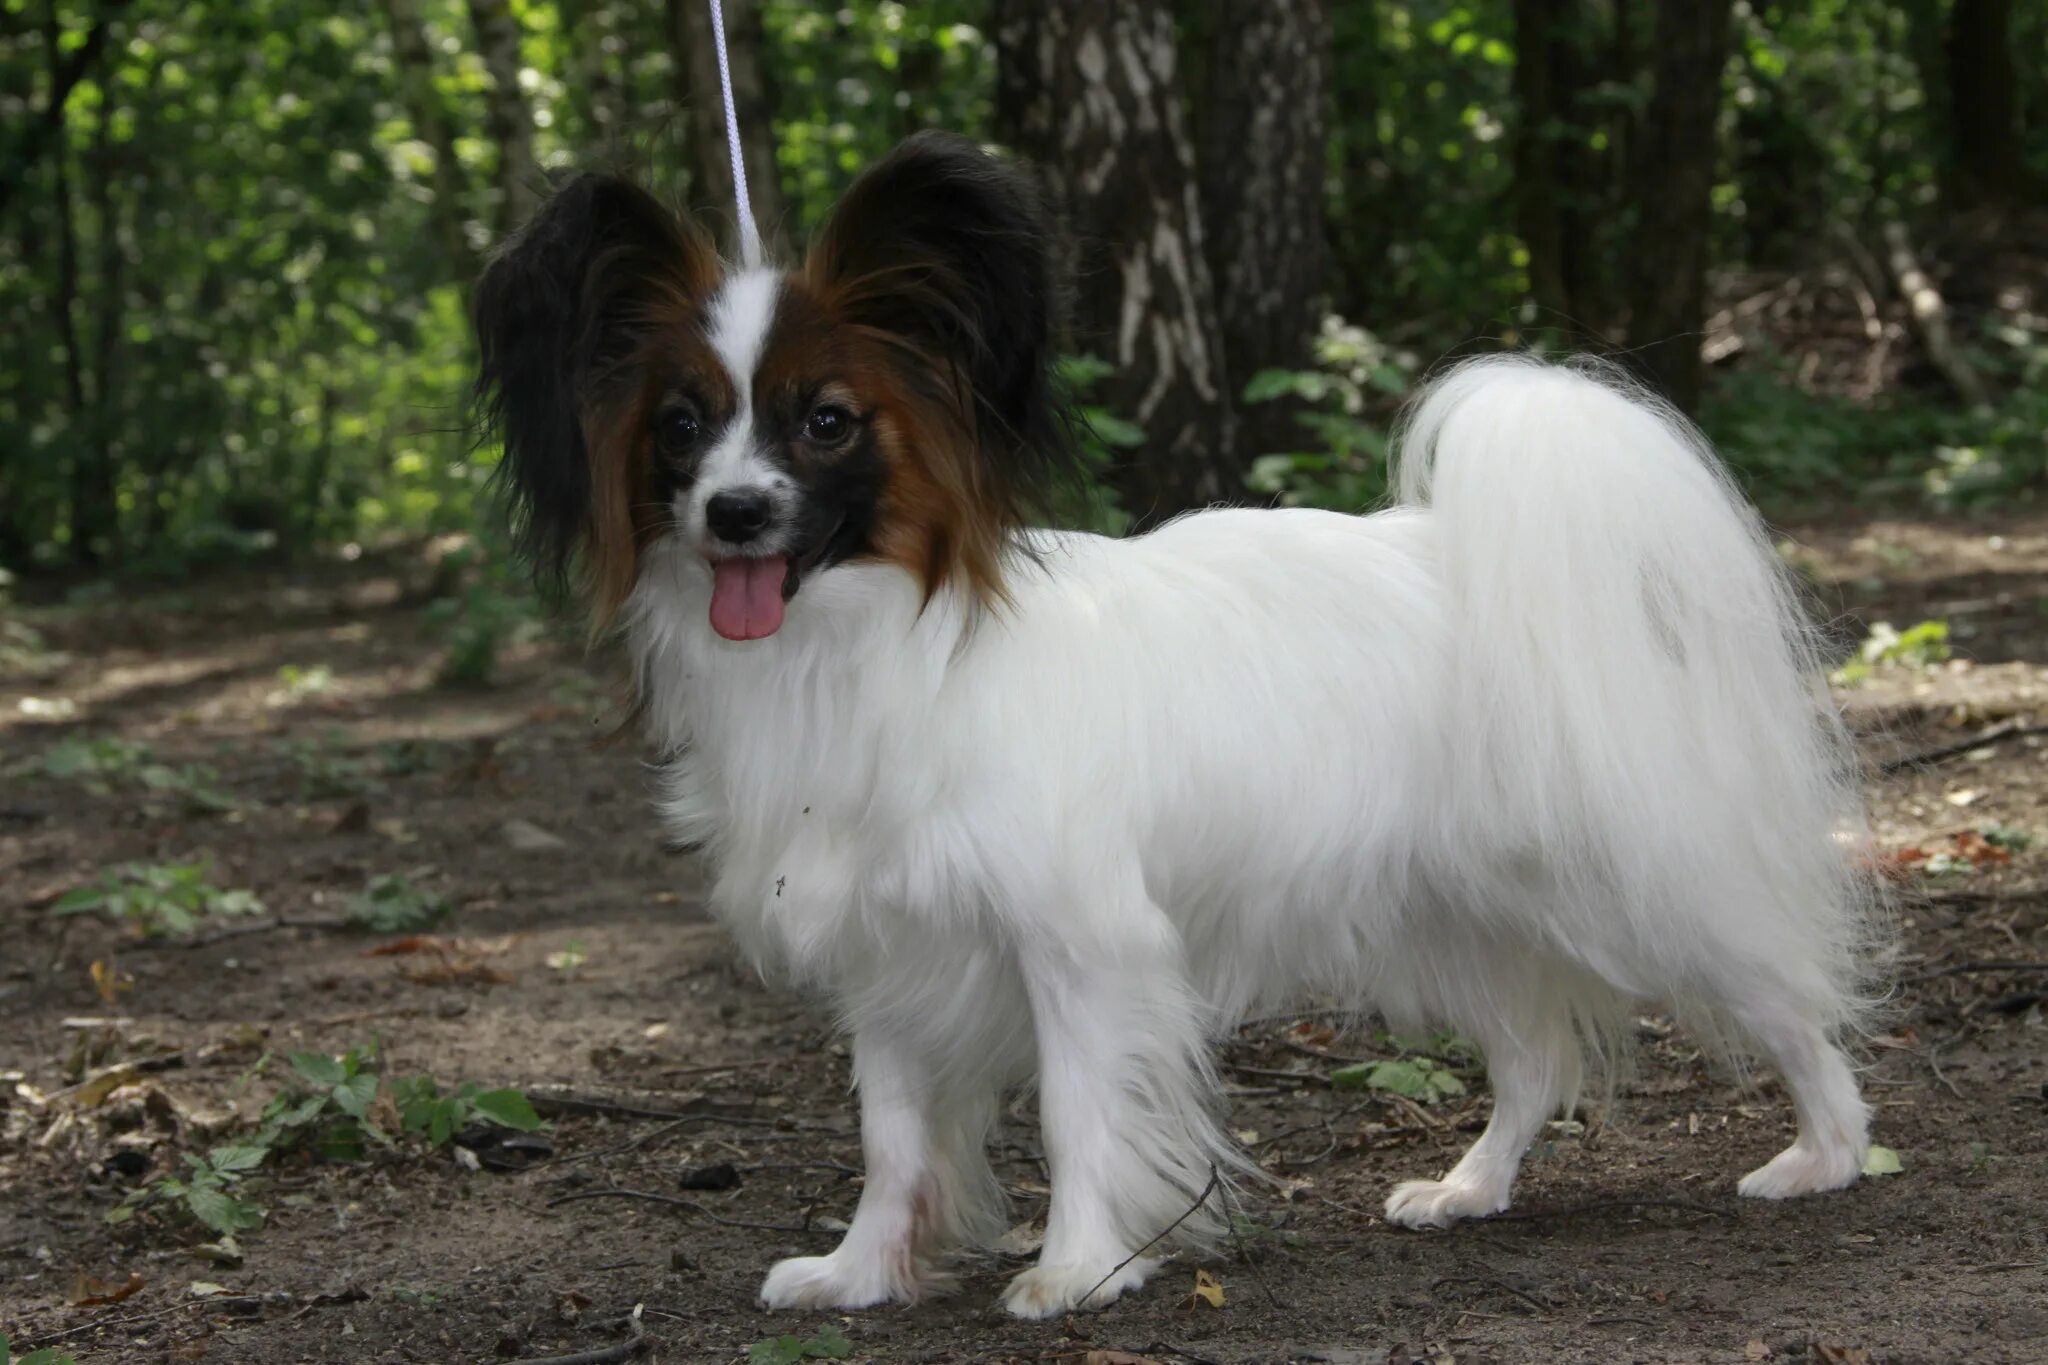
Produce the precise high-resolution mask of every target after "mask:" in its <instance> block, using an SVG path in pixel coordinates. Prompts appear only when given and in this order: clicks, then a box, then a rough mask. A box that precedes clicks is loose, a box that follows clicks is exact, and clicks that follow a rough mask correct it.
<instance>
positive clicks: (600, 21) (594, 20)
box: [556, 0, 626, 148]
mask: <svg viewBox="0 0 2048 1365" xmlns="http://www.w3.org/2000/svg"><path fill="white" fill-rule="evenodd" d="M556 10H557V12H558V13H559V14H560V15H561V23H562V32H563V34H564V36H565V37H566V38H567V40H568V43H569V64H570V71H571V72H572V75H571V77H570V94H571V96H572V97H573V98H574V99H575V101H576V108H577V110H578V112H579V113H581V114H582V116H583V125H584V140H585V141H586V142H588V143H589V144H591V145H593V146H597V147H607V148H608V147H609V145H610V143H611V140H612V139H614V138H616V137H617V136H618V135H619V134H620V132H621V131H622V129H623V128H624V125H625V108H626V92H625V91H624V90H622V89H621V88H620V86H619V79H618V73H617V72H616V71H615V70H614V69H613V67H612V62H611V58H610V57H609V55H608V54H607V53H606V51H605V41H606V39H607V38H608V37H609V36H610V35H611V34H613V33H614V32H615V31H616V28H615V25H616V16H615V15H614V14H612V13H611V12H610V11H609V10H608V8H607V6H606V4H605V0H561V3H560V4H558V5H557V6H556Z"/></svg>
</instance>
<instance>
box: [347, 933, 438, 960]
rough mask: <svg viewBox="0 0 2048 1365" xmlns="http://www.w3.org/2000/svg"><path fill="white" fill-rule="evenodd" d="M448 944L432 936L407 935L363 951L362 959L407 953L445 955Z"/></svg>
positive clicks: (400, 955)
mask: <svg viewBox="0 0 2048 1365" xmlns="http://www.w3.org/2000/svg"><path fill="white" fill-rule="evenodd" d="M448 946H449V945H448V943H447V941H446V940H444V939H439V938H436V937H434V936H433V935H432V934H407V935H406V936H405V937H404V938H398V939H393V940H392V941H391V942H389V943H380V944H378V945H377V946H376V947H374V948H365V949H363V956H364V957H402V956H404V955H405V954H407V953H445V952H447V951H448Z"/></svg>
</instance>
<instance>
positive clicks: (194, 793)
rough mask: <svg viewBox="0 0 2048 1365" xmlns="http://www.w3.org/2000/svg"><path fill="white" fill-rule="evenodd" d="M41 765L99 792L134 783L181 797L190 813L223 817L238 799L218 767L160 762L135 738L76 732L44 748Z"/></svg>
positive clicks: (57, 776)
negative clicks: (223, 787) (226, 787)
mask: <svg viewBox="0 0 2048 1365" xmlns="http://www.w3.org/2000/svg"><path fill="white" fill-rule="evenodd" d="M41 767H42V773H43V776H45V777H49V778H55V779H59V780H63V781H71V782H76V783H78V784H79V785H80V786H82V787H84V788H85V789H86V790H87V791H89V792H92V793H93V794H94V795H96V796H110V795H112V794H113V793H114V792H115V791H116V790H117V789H118V788H120V787H122V786H126V785H128V784H131V783H132V784H134V785H137V786H139V787H141V788H142V790H143V791H144V792H146V793H152V794H162V795H167V796H171V797H175V798H176V799H177V801H178V802H179V804H180V805H181V806H182V807H183V808H184V809H185V811H186V812H187V813H188V814H192V815H219V814H222V813H224V812H227V811H231V810H233V809H235V799H234V798H233V797H231V796H229V795H227V793H225V792H223V791H221V790H220V788H219V786H218V785H217V784H218V783H219V781H220V775H219V774H218V773H216V772H214V770H213V769H211V768H209V767H206V766H205V765H204V764H197V763H189V764H185V765H183V766H179V767H173V766H172V765H170V764H168V763H159V762H157V761H156V756H155V754H154V752H153V751H152V750H151V749H150V747H149V746H148V745H147V744H139V743H136V742H133V741H131V740H125V739H117V738H114V737H112V736H107V737H104V738H100V739H86V738H84V737H83V736H79V735H73V736H71V737H69V738H67V739H61V740H59V741H58V742H57V743H55V744H53V745H51V746H50V747H49V748H48V749H46V750H44V752H43V756H42V763H41Z"/></svg>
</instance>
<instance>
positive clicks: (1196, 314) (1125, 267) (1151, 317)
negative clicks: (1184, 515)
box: [992, 0, 1244, 528]
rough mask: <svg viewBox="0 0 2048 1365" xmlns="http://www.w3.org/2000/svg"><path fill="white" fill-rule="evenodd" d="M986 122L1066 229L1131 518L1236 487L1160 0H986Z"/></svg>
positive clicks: (1217, 342)
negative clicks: (1134, 441) (1041, 184)
mask: <svg viewBox="0 0 2048 1365" xmlns="http://www.w3.org/2000/svg"><path fill="white" fill-rule="evenodd" d="M993 9H994V12H993V16H992V18H993V33H994V36H995V43H996V110H995V114H996V128H997V130H998V135H999V136H1000V137H1001V138H1002V140H1003V141H1005V142H1007V143H1008V144H1009V145H1010V146H1012V147H1014V148H1015V149H1016V150H1018V151H1019V152H1021V153H1023V154H1024V155H1025V156H1027V157H1030V158H1031V159H1032V160H1034V161H1036V162H1037V163H1038V165H1039V166H1040V167H1041V168H1042V170H1043V172H1044V174H1045V176H1046V179H1047V183H1048V187H1049V188H1050V190H1051V191H1052V194H1053V197H1054V200H1055V202H1056V203H1057V204H1058V205H1059V207H1060V209H1061V210H1062V213H1063V215H1064V217H1065V219H1066V222H1067V226H1068V228H1069V231H1070V232H1071V234H1072V237H1073V242H1074V251H1075V257H1076V260H1075V262H1074V265H1075V272H1074V277H1075V280H1076V283H1077V285H1078V300H1077V304H1078V306H1077V309H1076V315H1075V318H1074V323H1075V333H1076V335H1075V345H1076V348H1077V349H1079V350H1082V351H1087V352H1091V353H1093V354H1095V355H1098V356H1100V357H1101V358H1102V359H1104V360H1106V361H1108V362H1110V363H1111V364H1112V365H1113V366H1114V367H1115V373H1114V374H1113V375H1112V376H1111V377H1110V378H1109V380H1108V381H1107V383H1106V384H1105V386H1104V387H1103V388H1102V389H1100V390H1098V391H1097V392H1096V393H1095V394H1093V395H1092V398H1093V399H1094V400H1095V401H1098V402H1100V403H1102V405H1103V406H1105V407H1106V408H1108V409H1109V410H1110V411H1111V412H1112V413H1114V414H1115V415H1116V416H1118V417H1121V418H1123V419H1125V420H1127V421H1130V422H1133V423H1135V424H1136V425H1137V426H1138V428H1139V429H1140V430H1141V431H1143V432H1144V436H1145V439H1144V443H1143V445H1142V446H1140V447H1138V448H1137V449H1135V450H1131V451H1126V452H1122V453H1123V454H1124V455H1125V456H1126V457H1127V458H1126V459H1125V460H1124V461H1123V462H1122V463H1121V465H1120V466H1119V467H1118V468H1117V469H1115V470H1113V471H1112V474H1111V479H1112V482H1113V483H1114V485H1115V487H1116V489H1117V492H1118V494H1119V495H1120V496H1121V498H1122V500H1123V506H1124V509H1125V510H1126V511H1127V512H1129V513H1130V514H1131V517H1132V518H1133V521H1134V523H1135V525H1136V526H1137V527H1139V528H1142V527H1145V526H1149V525H1153V524H1155V523H1157V522H1159V521H1161V520H1164V519H1165V518H1167V517H1170V516H1173V515H1174V514H1175V513H1178V512H1183V511H1186V510H1188V509H1189V508H1193V507H1201V506H1204V505H1206V504H1208V503H1212V502H1218V501H1225V500H1230V499H1234V498H1237V497H1239V496H1241V495H1242V493H1243V491H1244V487H1243V481H1242V477H1241V475H1240V473H1239V470H1238V466H1237V464H1236V462H1235V459H1234V451H1235V449H1236V439H1235V417H1234V405H1233V403H1232V401H1231V398H1232V395H1231V391H1230V387H1229V373H1228V370H1227V367H1226V365H1225V360H1224V356H1223V353H1222V340H1221V330H1220V327H1219V322H1218V315H1217V310H1216V294H1215V289H1214V286H1213V284H1212V282H1211V279H1210V275H1209V258H1208V253H1207V249H1206V243H1205V241H1204V237H1203V233H1202V210H1201V202H1200V195H1199V193H1198V190H1197V184H1198V181H1197V179H1196V174H1195V157H1194V149H1193V147H1192V145H1191V144H1190V141H1189V138H1188V132H1187V127H1186V123H1185V120H1184V118H1183V116H1182V110H1181V97H1180V89H1179V85H1178V79H1177V71H1176V56H1177V54H1176V52H1175V49H1174V26H1173V16H1172V15H1171V14H1170V13H1169V12H1168V10H1167V8H1166V6H1165V5H1164V4H1163V3H1160V0H1119V3H1116V4H1104V3H1101V0H996V3H995V5H994V7H993Z"/></svg>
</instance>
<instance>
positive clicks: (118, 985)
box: [91, 958, 135, 1005]
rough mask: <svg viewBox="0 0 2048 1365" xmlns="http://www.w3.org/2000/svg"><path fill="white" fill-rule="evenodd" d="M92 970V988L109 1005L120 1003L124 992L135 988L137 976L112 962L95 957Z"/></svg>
mask: <svg viewBox="0 0 2048 1365" xmlns="http://www.w3.org/2000/svg"><path fill="white" fill-rule="evenodd" d="M91 971H92V988H93V989H94V990H96V991H98V992H99V993H100V999H101V1000H104V1001H105V1002H106V1003H107V1004H109V1005H113V1004H118V1003H119V1002H120V998H121V996H122V994H123V993H124V992H126V991H132V990H134V989H135V978H134V977H133V976H131V975H129V974H128V973H127V972H124V971H122V970H121V969H120V968H118V967H116V966H115V965H114V964H113V963H111V962H103V961H101V960H100V959H99V958H94V959H93V962H92V968H91Z"/></svg>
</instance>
